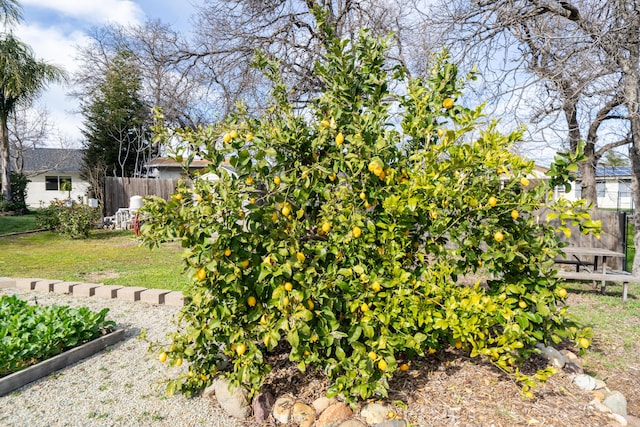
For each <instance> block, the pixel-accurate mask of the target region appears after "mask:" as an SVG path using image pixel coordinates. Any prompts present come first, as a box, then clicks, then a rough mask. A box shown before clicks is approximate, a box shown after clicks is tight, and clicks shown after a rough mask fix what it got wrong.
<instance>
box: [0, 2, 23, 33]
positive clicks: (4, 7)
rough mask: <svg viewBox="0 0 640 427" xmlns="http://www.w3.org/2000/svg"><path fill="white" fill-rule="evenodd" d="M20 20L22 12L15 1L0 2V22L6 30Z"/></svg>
mask: <svg viewBox="0 0 640 427" xmlns="http://www.w3.org/2000/svg"><path fill="white" fill-rule="evenodd" d="M21 19H22V11H21V10H20V4H19V3H18V1H17V0H0V21H2V25H3V26H4V27H5V28H6V27H7V26H8V25H10V24H15V23H17V22H19V21H20V20H21Z"/></svg>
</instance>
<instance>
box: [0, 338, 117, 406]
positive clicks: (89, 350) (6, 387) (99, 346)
mask: <svg viewBox="0 0 640 427" xmlns="http://www.w3.org/2000/svg"><path fill="white" fill-rule="evenodd" d="M124 332H125V330H124V329H117V330H115V331H113V332H111V333H109V334H107V335H103V336H101V337H99V338H96V339H94V340H92V341H89V342H88V343H86V344H83V345H81V346H79V347H74V348H72V349H71V350H67V351H65V352H64V353H60V354H58V355H56V356H53V357H51V358H49V359H47V360H43V361H42V362H40V363H38V364H36V365H33V366H29V367H28V368H25V369H22V370H20V371H18V372H14V373H13V374H9V375H7V376H5V377H2V378H0V396H4V395H6V394H9V393H11V392H12V391H14V390H17V389H19V388H21V387H23V386H25V385H27V384H28V383H30V382H33V381H36V380H38V379H40V378H42V377H45V376H47V375H49V374H51V373H53V372H55V371H58V370H60V369H63V368H66V367H67V366H69V365H73V364H74V363H76V362H79V361H80V360H82V359H86V358H87V357H89V356H92V355H94V354H96V353H98V352H100V351H102V350H104V349H105V348H107V347H108V346H110V345H113V344H115V343H117V342H120V341H122V340H123V339H124Z"/></svg>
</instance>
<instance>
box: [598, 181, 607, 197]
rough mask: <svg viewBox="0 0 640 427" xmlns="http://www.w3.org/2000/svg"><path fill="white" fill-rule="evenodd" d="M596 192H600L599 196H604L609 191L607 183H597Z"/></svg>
mask: <svg viewBox="0 0 640 427" xmlns="http://www.w3.org/2000/svg"><path fill="white" fill-rule="evenodd" d="M596 192H597V193H598V197H604V196H605V194H606V193H607V184H606V183H604V182H598V183H596Z"/></svg>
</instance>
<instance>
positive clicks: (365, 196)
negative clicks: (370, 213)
mask: <svg viewBox="0 0 640 427" xmlns="http://www.w3.org/2000/svg"><path fill="white" fill-rule="evenodd" d="M360 198H361V199H362V200H365V199H366V198H367V195H366V194H365V193H364V191H363V192H362V193H360Z"/></svg>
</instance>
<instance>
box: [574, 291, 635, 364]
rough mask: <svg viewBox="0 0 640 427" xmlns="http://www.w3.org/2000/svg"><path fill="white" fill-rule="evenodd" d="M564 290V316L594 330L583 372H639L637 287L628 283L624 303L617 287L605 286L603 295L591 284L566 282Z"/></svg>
mask: <svg viewBox="0 0 640 427" xmlns="http://www.w3.org/2000/svg"><path fill="white" fill-rule="evenodd" d="M566 288H567V290H568V291H569V294H570V299H569V309H568V313H569V314H570V315H572V316H573V317H574V318H575V319H577V320H578V321H579V322H580V323H581V324H582V325H584V326H590V327H591V328H592V329H593V331H594V338H593V344H592V345H591V347H589V349H588V350H587V352H586V356H587V363H586V364H585V369H587V370H591V369H593V370H594V371H600V369H599V368H600V367H602V368H604V369H605V371H614V370H624V369H627V368H628V367H629V366H633V367H634V368H635V369H640V341H639V338H640V336H639V333H640V285H638V284H629V299H628V300H627V301H626V302H624V303H623V302H622V299H621V292H622V286H621V285H613V284H609V285H608V286H607V295H602V294H600V293H599V291H596V290H594V289H593V286H592V284H591V283H589V284H586V283H567V285H566Z"/></svg>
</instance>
